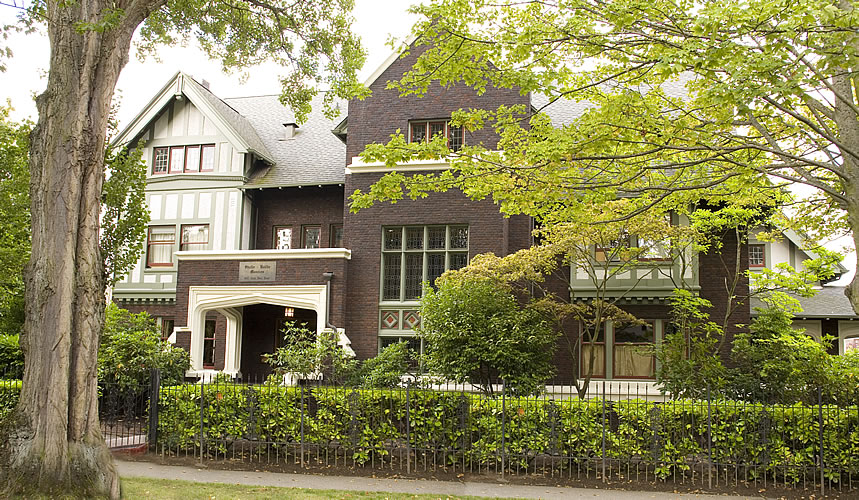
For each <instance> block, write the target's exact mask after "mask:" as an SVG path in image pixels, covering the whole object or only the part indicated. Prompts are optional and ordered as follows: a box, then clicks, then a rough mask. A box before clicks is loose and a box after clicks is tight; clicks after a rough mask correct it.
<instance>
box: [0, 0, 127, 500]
mask: <svg viewBox="0 0 859 500" xmlns="http://www.w3.org/2000/svg"><path fill="white" fill-rule="evenodd" d="M116 6H117V4H116V3H107V2H105V1H103V0H96V1H92V0H82V1H81V2H76V3H75V2H70V3H64V2H60V3H58V2H48V4H47V6H46V7H47V10H46V12H47V25H48V35H49V38H50V45H51V57H50V71H49V74H48V85H47V88H46V90H45V91H44V93H42V94H41V95H39V96H38V97H37V99H36V103H37V108H38V111H39V122H38V124H37V126H36V127H35V129H34V130H33V133H32V137H31V149H30V172H31V181H30V195H31V211H32V228H33V231H32V256H31V258H30V262H29V264H28V266H27V270H26V272H25V280H26V298H27V308H26V322H25V325H24V332H23V334H22V336H21V346H22V348H23V350H24V353H25V367H24V378H23V385H22V389H21V398H20V402H19V404H18V407H17V408H16V410H15V412H14V414H13V417H12V419H10V423H11V425H10V426H7V428H5V429H2V432H0V443H2V444H0V481H2V483H0V484H2V486H3V489H4V490H5V492H6V493H12V494H16V493H17V494H27V493H28V492H34V491H37V492H40V493H43V494H48V495H52V494H58V493H59V494H62V495H73V496H81V497H110V498H118V497H119V477H118V475H117V472H116V469H115V468H114V466H113V462H112V458H111V455H110V451H109V449H108V447H107V445H106V444H105V441H104V438H103V436H102V433H101V430H100V425H99V420H98V399H97V352H98V345H99V339H100V335H101V330H102V326H103V321H104V307H105V298H104V282H103V279H104V278H103V273H102V268H103V259H102V256H101V255H100V252H99V213H100V197H101V189H102V183H103V179H104V170H103V163H104V146H105V144H104V143H105V135H106V130H107V124H108V113H109V110H110V104H111V99H112V97H113V92H114V89H115V86H116V82H117V79H118V77H119V73H120V70H121V69H122V67H123V66H124V65H125V63H126V62H127V60H128V54H129V50H130V44H131V37H132V35H133V32H134V28H135V27H136V26H137V24H139V22H140V21H142V18H140V20H139V21H135V20H131V19H130V16H129V15H128V13H126V16H125V17H124V18H123V19H122V20H121V21H120V22H119V23H118V25H117V26H111V27H108V29H102V30H95V29H81V28H80V26H81V25H80V24H78V23H80V22H87V23H98V22H99V21H100V19H103V18H104V16H105V15H106V14H107V12H108V10H107V9H109V8H116ZM138 17H139V16H138Z"/></svg>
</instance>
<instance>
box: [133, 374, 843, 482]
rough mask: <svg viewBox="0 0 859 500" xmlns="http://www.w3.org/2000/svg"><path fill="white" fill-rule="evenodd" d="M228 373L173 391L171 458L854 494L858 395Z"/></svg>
mask: <svg viewBox="0 0 859 500" xmlns="http://www.w3.org/2000/svg"><path fill="white" fill-rule="evenodd" d="M247 382H248V381H244V383H239V382H234V381H230V380H227V379H223V378H221V379H215V380H212V381H210V382H209V383H203V384H201V383H197V384H186V385H182V386H172V387H160V388H158V393H157V394H155V395H154V397H153V399H152V401H153V402H152V411H151V415H152V418H154V419H155V420H150V423H152V434H151V435H150V439H151V443H153V449H154V450H155V451H156V452H157V453H160V454H163V455H173V456H175V455H179V456H185V457H194V458H195V459H199V460H201V461H204V460H219V461H231V462H250V463H264V464H289V465H295V466H300V467H305V468H313V467H320V468H330V467H348V468H370V469H384V470H387V471H392V472H405V473H422V472H427V473H434V474H444V473H450V474H454V475H456V474H498V475H500V476H502V477H503V476H517V477H522V476H527V477H528V478H531V479H533V478H538V479H539V478H545V479H546V480H552V481H556V480H600V481H616V480H620V481H647V482H653V481H661V482H669V483H676V484H685V485H689V486H694V487H700V488H708V489H712V488H717V487H723V486H729V487H733V486H737V485H749V486H752V487H755V488H758V487H763V488H770V487H785V488H792V489H805V490H810V491H813V492H815V493H817V492H824V491H825V492H855V491H856V490H855V489H854V488H855V486H857V484H856V483H857V482H856V481H855V479H854V478H855V477H856V475H857V473H859V405H857V404H856V403H857V402H859V401H857V400H856V399H854V400H852V403H851V404H847V403H846V402H842V403H841V404H839V405H834V404H826V401H825V399H824V398H823V396H822V392H821V391H818V399H819V401H818V404H814V405H806V404H793V405H774V404H758V403H750V402H747V401H729V400H725V399H721V398H717V397H708V398H704V399H701V400H669V399H666V398H665V397H664V396H662V395H661V394H660V393H658V392H657V391H655V390H654V389H653V388H652V386H650V385H648V384H643V385H642V384H632V383H630V384H618V383H599V384H596V387H595V388H594V390H593V392H592V393H591V394H590V395H589V396H592V397H588V398H584V399H582V398H579V396H578V394H577V392H576V391H575V389H574V388H572V387H570V386H564V385H552V386H548V387H547V391H546V392H544V393H542V394H540V395H538V396H528V397H515V396H511V395H510V394H508V392H507V390H506V388H505V387H504V386H503V385H501V384H499V386H498V387H497V389H498V391H497V394H496V395H495V396H493V397H488V396H484V395H481V394H477V393H474V392H471V391H470V390H469V388H468V387H465V386H461V385H435V386H432V387H418V386H416V385H414V384H412V383H409V384H405V385H403V386H402V387H397V388H392V389H360V388H351V387H342V386H329V385H325V384H322V383H319V382H309V383H307V384H302V385H298V386H292V387H286V386H283V385H280V384H277V383H272V382H271V381H267V382H265V383H259V384H254V383H247Z"/></svg>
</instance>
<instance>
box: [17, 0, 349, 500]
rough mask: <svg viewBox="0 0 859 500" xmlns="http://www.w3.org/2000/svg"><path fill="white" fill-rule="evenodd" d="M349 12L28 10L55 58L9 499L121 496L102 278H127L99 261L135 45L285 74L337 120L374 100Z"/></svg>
mask: <svg viewBox="0 0 859 500" xmlns="http://www.w3.org/2000/svg"><path fill="white" fill-rule="evenodd" d="M352 5H353V3H352V1H351V0H311V1H306V2H292V1H289V0H263V1H257V0H254V1H242V0H240V1H237V2H218V3H211V2H201V1H198V0H178V1H174V2H167V1H166V0H135V1H127V0H121V1H118V2H116V1H106V0H82V1H80V2H65V1H57V0H36V1H34V2H31V3H30V4H28V6H27V8H26V11H25V13H24V15H23V17H22V19H21V23H19V25H18V27H19V28H20V27H22V26H23V27H27V28H31V27H37V28H38V27H44V28H45V29H46V31H47V33H48V38H49V41H50V48H51V51H50V60H49V61H48V64H47V66H48V78H47V87H46V89H45V91H44V92H42V93H41V94H40V95H39V96H38V97H37V98H36V106H37V109H38V112H39V120H38V123H37V124H36V126H35V128H34V129H33V133H32V134H31V137H30V139H31V140H30V147H29V167H30V168H29V170H30V193H31V195H32V196H31V199H30V207H31V210H30V215H31V218H32V228H33V229H32V251H31V257H30V261H29V264H28V266H27V271H26V273H25V290H26V298H27V301H26V302H27V309H26V319H25V323H24V329H23V333H22V335H21V345H22V347H23V349H24V354H25V363H26V367H25V370H24V379H23V384H22V390H21V398H20V402H19V404H18V406H17V408H16V411H15V413H14V414H13V416H12V419H11V424H10V425H7V426H6V427H4V429H3V432H2V433H0V443H4V444H3V446H2V447H0V483H2V485H3V486H2V487H3V489H4V490H6V491H7V492H9V493H19V492H20V493H25V492H33V491H39V492H42V493H43V494H46V495H48V496H50V495H52V494H53V493H57V492H61V493H62V494H66V495H69V494H78V495H80V496H109V497H112V498H117V497H119V494H120V491H119V478H118V475H117V473H116V470H115V468H114V467H113V465H112V459H111V457H110V454H109V451H108V449H107V446H106V445H105V443H104V440H103V439H102V436H101V432H100V430H99V423H98V414H97V410H98V408H97V403H96V396H97V385H96V366H97V358H96V356H97V349H98V345H99V336H100V334H101V330H102V324H103V322H104V308H105V297H104V293H103V292H104V285H105V279H106V278H105V275H106V274H108V275H109V277H108V279H112V278H115V277H116V276H117V275H118V273H116V272H113V273H111V272H110V271H109V270H107V272H106V269H105V267H104V263H103V261H102V259H101V258H100V255H99V252H100V250H101V242H100V238H99V231H100V225H99V216H100V211H101V197H102V193H103V189H102V187H103V183H104V177H105V158H104V148H105V143H106V140H105V139H106V137H107V131H108V125H109V121H110V105H111V101H112V99H113V95H114V90H115V87H116V82H117V79H118V78H119V74H120V72H121V70H122V68H123V66H124V65H125V63H126V62H127V61H128V57H129V54H130V50H131V42H132V37H133V36H135V33H137V34H138V35H137V36H138V38H137V40H138V44H137V45H138V47H139V48H140V49H141V51H142V53H144V54H154V53H156V52H157V49H158V47H159V46H160V45H162V44H166V45H173V44H175V43H177V42H179V41H181V40H186V39H191V38H193V39H196V40H197V41H198V42H199V43H200V45H201V46H202V48H203V50H205V51H206V52H207V53H208V54H209V55H211V56H213V57H218V58H219V59H220V60H221V61H222V63H223V66H224V68H225V69H238V70H241V69H243V68H246V67H248V66H249V65H252V64H256V63H260V62H263V61H273V62H275V63H278V64H280V65H282V66H283V67H284V68H285V69H286V71H287V72H288V73H287V74H286V75H285V76H284V77H283V79H282V83H283V88H284V94H283V97H282V101H283V102H284V103H286V104H288V105H290V106H291V107H292V109H293V110H294V111H295V113H296V117H297V118H298V119H299V120H302V119H304V118H305V117H306V116H307V113H308V111H309V102H310V100H311V98H312V97H313V96H314V95H315V94H316V92H317V89H318V88H319V87H320V86H327V87H330V89H331V90H332V92H330V93H327V94H326V97H325V99H326V101H327V103H328V105H327V106H326V109H327V111H328V112H329V114H334V111H335V110H334V106H332V105H331V104H332V103H333V100H334V99H335V98H337V97H339V98H344V97H352V96H354V95H359V94H361V93H362V92H363V91H364V90H363V87H362V86H361V85H360V84H359V83H358V81H357V79H356V76H355V72H356V70H357V69H358V68H360V66H361V64H362V63H363V60H364V57H363V52H362V50H361V48H360V44H359V42H358V40H357V39H356V37H354V36H353V35H352V33H351V32H350V30H349V26H350V22H351V17H350V15H349V11H350V9H351V8H352ZM4 29H8V28H4ZM7 52H8V51H6V50H3V51H2V54H0V55H4V56H5V55H7ZM111 277H112V278H111ZM13 427H14V428H13Z"/></svg>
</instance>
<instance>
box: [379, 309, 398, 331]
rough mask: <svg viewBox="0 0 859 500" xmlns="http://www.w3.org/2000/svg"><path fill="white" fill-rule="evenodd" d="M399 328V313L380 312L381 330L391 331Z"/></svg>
mask: <svg viewBox="0 0 859 500" xmlns="http://www.w3.org/2000/svg"><path fill="white" fill-rule="evenodd" d="M399 327H400V312H399V311H382V328H385V329H387V330H393V329H397V328H399Z"/></svg>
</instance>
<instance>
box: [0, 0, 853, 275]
mask: <svg viewBox="0 0 859 500" xmlns="http://www.w3.org/2000/svg"><path fill="white" fill-rule="evenodd" d="M417 2H419V0H412V1H410V0H356V1H355V9H354V12H353V13H354V17H355V23H354V24H353V26H352V30H353V32H354V33H356V34H357V35H358V36H360V37H361V41H362V43H363V45H364V49H365V51H366V52H367V60H366V62H365V64H364V68H363V69H362V70H361V72H360V74H359V79H360V80H361V81H364V80H365V79H366V78H367V77H369V76H370V74H372V73H373V71H375V70H376V68H378V67H379V66H380V65H381V64H382V63H383V62H384V61H385V59H387V58H388V56H390V54H391V52H392V49H391V48H390V47H389V46H388V45H387V42H388V40H389V39H390V38H391V37H393V38H394V39H396V40H403V39H404V38H406V37H407V36H408V34H409V31H410V28H411V26H412V24H413V23H414V22H415V21H417V20H418V19H417V16H414V15H412V14H409V13H408V12H406V11H407V9H408V7H409V6H410V5H412V4H413V3H417ZM15 15H16V11H15V10H14V9H11V8H8V7H3V6H0V25H3V24H11V23H13V22H14V20H15ZM4 43H5V45H6V46H7V47H9V48H11V50H12V52H13V54H14V55H13V58H12V59H11V60H9V61H7V67H8V69H7V71H6V72H5V73H0V104H5V102H6V101H7V100H9V101H10V102H11V103H12V106H13V108H14V110H13V112H12V116H11V118H12V119H13V120H22V119H24V118H29V119H31V120H33V121H35V120H36V118H37V116H36V106H35V104H34V103H33V96H34V95H35V94H37V93H38V92H41V91H42V90H43V89H44V87H45V83H46V79H45V73H46V70H47V64H48V56H49V50H48V40H47V36H45V35H44V34H41V33H32V34H28V35H25V34H16V35H12V36H10V37H9V39H8V40H6V41H5V42H4ZM158 59H160V61H159V60H155V59H153V58H148V59H146V60H145V61H140V60H138V58H137V57H135V56H134V54H132V56H131V58H130V60H129V62H128V64H127V65H126V66H125V68H124V69H123V71H122V74H121V75H120V78H119V82H118V83H117V96H118V97H119V99H120V106H119V113H118V118H119V123H120V129H121V128H122V127H123V126H124V125H126V124H127V123H128V122H130V121H131V120H132V119H133V118H134V116H135V115H136V114H137V113H138V112H139V111H140V110H141V109H142V108H143V107H144V106H145V105H146V104H147V103H148V102H149V100H150V99H151V98H152V96H153V95H154V94H155V92H157V91H158V90H159V89H161V87H162V86H163V85H164V84H165V83H167V81H168V80H169V79H170V78H171V77H172V76H173V75H174V74H175V73H176V72H177V71H180V70H181V71H183V72H185V73H187V74H189V75H191V76H193V77H194V78H196V79H197V80H207V81H208V82H209V83H210V89H211V90H212V92H213V93H214V94H215V95H217V96H218V97H221V98H227V97H238V96H254V95H270V94H279V93H280V84H279V82H278V76H279V75H280V74H281V72H280V71H279V68H278V67H277V66H275V65H264V66H259V67H256V68H254V69H252V70H251V71H250V72H251V73H252V74H253V77H252V78H250V79H249V80H248V81H246V82H242V81H241V80H240V78H239V76H238V75H228V74H224V72H223V71H222V70H221V66H220V64H219V63H218V62H217V61H214V60H211V59H209V58H208V57H207V56H206V55H205V54H203V52H202V51H200V50H199V49H197V48H195V47H194V46H193V45H189V46H185V47H181V46H177V47H163V48H162V49H161V50H160V51H159V56H158ZM826 246H828V247H829V248H831V249H833V250H839V251H841V250H842V249H843V248H844V247H845V246H851V247H852V244H851V241H850V239H849V238H840V239H839V240H837V241H835V242H829V243H828V244H827V245H826ZM844 265H845V266H846V267H847V268H849V269H850V270H851V272H850V273H848V274H847V275H845V276H844V277H843V278H842V279H841V280H839V281H838V282H837V284H847V283H848V282H849V280H850V279H851V278H852V275H853V272H852V271H853V269H854V268H855V266H856V257H855V254H853V253H852V252H851V253H850V254H848V255H847V256H846V257H845V259H844Z"/></svg>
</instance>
